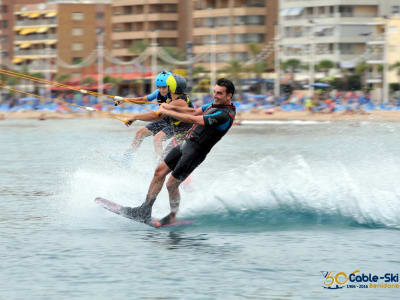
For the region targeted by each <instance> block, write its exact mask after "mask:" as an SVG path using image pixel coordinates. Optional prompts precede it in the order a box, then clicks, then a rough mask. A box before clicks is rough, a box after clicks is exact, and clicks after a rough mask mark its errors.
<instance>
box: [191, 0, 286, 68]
mask: <svg viewBox="0 0 400 300" xmlns="http://www.w3.org/2000/svg"><path fill="white" fill-rule="evenodd" d="M277 5H278V1H277V0H195V1H193V6H194V7H193V24H192V26H193V43H194V54H195V55H199V54H204V55H205V58H204V59H203V60H202V62H203V63H204V64H203V65H204V67H205V68H207V69H209V63H210V62H212V61H213V60H214V61H215V63H216V65H217V67H220V66H222V65H224V64H226V63H227V62H229V61H231V60H238V61H241V62H246V61H248V60H250V59H251V52H250V49H249V46H248V45H249V44H250V43H256V44H259V45H260V50H262V51H264V56H263V57H262V59H267V61H268V62H269V64H268V65H269V68H270V69H273V43H274V36H275V35H274V31H275V27H276V26H275V24H276V22H277V10H278V7H277ZM214 44H215V46H214ZM214 50H215V53H216V54H215V56H214V54H213V52H214Z"/></svg>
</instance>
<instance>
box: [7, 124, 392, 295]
mask: <svg viewBox="0 0 400 300" xmlns="http://www.w3.org/2000/svg"><path fill="white" fill-rule="evenodd" d="M140 125H142V124H137V125H136V126H133V127H131V128H126V127H125V126H124V125H123V124H122V123H120V122H118V121H116V120H101V119H93V120H89V119H87V120H46V121H37V120H5V121H1V122H0V241H1V244H0V257H1V273H0V282H2V284H1V286H0V299H322V298H327V299H357V298H360V299H377V298H378V297H379V298H391V299H393V298H398V297H399V295H400V289H399V288H396V287H392V288H370V286H369V283H370V282H366V281H362V280H363V277H362V276H361V274H364V275H365V276H369V274H371V275H377V276H379V277H381V276H382V277H383V276H385V274H392V275H393V276H394V277H393V278H394V279H395V278H396V277H395V275H396V274H398V273H399V272H400V264H399V254H398V253H399V250H400V245H399V242H400V238H399V229H400V202H399V195H400V184H399V178H400V158H399V155H400V142H399V141H400V134H399V132H400V131H399V129H400V126H399V124H396V123H382V122H374V121H371V122H361V123H360V122H344V123H329V122H326V123H313V122H293V123H290V122H289V123H285V122H283V123H276V122H275V123H270V124H268V123H267V124H262V123H261V124H260V123H255V124H252V123H248V124H245V125H243V126H237V127H234V128H232V129H231V131H230V132H229V134H228V135H227V136H225V137H224V138H223V139H222V140H221V142H219V143H218V144H217V145H216V146H215V147H214V148H213V150H212V151H211V153H210V154H209V155H208V157H207V159H206V161H205V162H204V163H203V164H202V165H201V166H200V167H199V168H198V169H196V171H195V172H194V173H193V174H192V176H191V183H190V184H188V185H187V186H186V187H185V189H183V190H182V200H181V209H180V213H179V217H180V218H181V219H188V220H193V221H194V224H193V225H191V226H185V227H180V228H173V229H154V228H151V227H149V226H146V225H143V224H140V223H136V222H133V221H131V220H129V219H125V218H121V217H120V216H118V215H115V214H112V213H110V212H108V211H106V210H104V209H103V208H101V207H99V206H98V205H96V203H94V201H93V200H94V198H95V197H97V196H101V197H104V198H107V199H110V200H113V201H116V202H118V203H120V204H122V205H129V206H137V205H139V204H141V203H142V202H143V200H144V198H145V195H146V192H147V188H148V186H149V183H150V181H151V178H152V176H153V172H154V169H155V167H156V165H157V160H156V159H155V157H154V150H153V145H152V139H150V138H149V139H147V140H145V141H144V143H143V145H142V147H141V148H140V150H139V151H138V152H137V153H136V154H135V157H134V159H133V161H132V164H130V165H129V166H126V165H120V164H119V163H117V162H115V161H113V160H110V159H109V157H110V156H111V155H117V156H118V155H121V154H122V153H123V152H124V151H125V150H126V148H127V147H128V146H129V144H130V143H131V141H132V139H133V137H134V135H135V132H136V130H137V129H138V128H140V127H139V126H140ZM168 211H169V203H168V195H167V192H166V191H165V188H164V189H163V191H162V192H161V193H160V195H159V197H158V199H157V202H156V204H155V206H154V209H153V214H154V216H156V217H163V216H164V215H166V214H167V213H168ZM352 272H355V273H354V275H351V273H352ZM356 275H359V277H358V279H360V280H361V282H351V281H350V280H349V278H350V276H353V277H352V278H353V281H354V278H355V276H356ZM364 279H365V277H364ZM394 281H395V280H394ZM378 283H384V280H383V279H379V282H378ZM395 283H397V284H398V282H395ZM328 287H329V288H330V289H328Z"/></svg>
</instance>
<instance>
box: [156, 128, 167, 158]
mask: <svg viewBox="0 0 400 300" xmlns="http://www.w3.org/2000/svg"><path fill="white" fill-rule="evenodd" d="M166 139H167V135H166V134H165V132H164V131H162V130H160V131H159V132H158V133H157V134H156V135H155V136H154V140H153V141H154V151H155V152H156V155H157V157H159V158H161V156H162V154H163V142H164V141H165V140H166Z"/></svg>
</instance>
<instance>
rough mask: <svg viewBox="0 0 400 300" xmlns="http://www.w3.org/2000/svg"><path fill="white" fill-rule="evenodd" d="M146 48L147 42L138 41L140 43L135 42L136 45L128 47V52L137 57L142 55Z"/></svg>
mask: <svg viewBox="0 0 400 300" xmlns="http://www.w3.org/2000/svg"><path fill="white" fill-rule="evenodd" d="M148 46H149V42H148V41H145V40H140V41H137V42H136V43H133V44H131V46H130V47H129V49H128V51H129V52H131V53H133V54H137V55H139V54H140V53H143V52H144V50H146V48H147V47H148Z"/></svg>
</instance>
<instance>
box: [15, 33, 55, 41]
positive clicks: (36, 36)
mask: <svg viewBox="0 0 400 300" xmlns="http://www.w3.org/2000/svg"><path fill="white" fill-rule="evenodd" d="M14 40H15V41H22V42H28V41H48V40H57V34H34V35H17V36H16V37H15V39H14Z"/></svg>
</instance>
